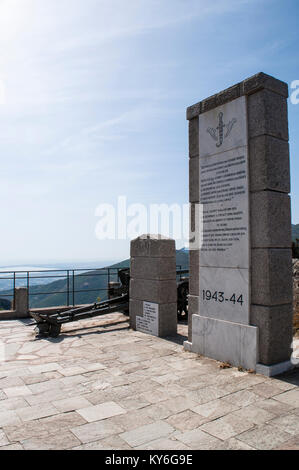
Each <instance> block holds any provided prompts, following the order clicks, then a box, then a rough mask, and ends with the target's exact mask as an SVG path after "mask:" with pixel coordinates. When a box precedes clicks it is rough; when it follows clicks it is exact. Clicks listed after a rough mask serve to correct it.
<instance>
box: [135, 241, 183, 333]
mask: <svg viewBox="0 0 299 470" xmlns="http://www.w3.org/2000/svg"><path fill="white" fill-rule="evenodd" d="M130 275H131V280H130V323H131V327H132V328H133V329H134V330H137V331H142V332H144V333H149V334H152V335H154V336H160V337H165V336H172V335H175V334H176V333H177V285H176V251H175V241H174V240H171V239H169V238H166V237H162V236H161V235H141V236H140V237H138V238H136V239H135V240H133V241H132V242H131V271H130Z"/></svg>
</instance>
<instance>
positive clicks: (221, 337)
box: [184, 314, 258, 370]
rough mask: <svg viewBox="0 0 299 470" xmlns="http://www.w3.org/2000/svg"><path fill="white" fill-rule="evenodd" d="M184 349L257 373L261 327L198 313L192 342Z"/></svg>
mask: <svg viewBox="0 0 299 470" xmlns="http://www.w3.org/2000/svg"><path fill="white" fill-rule="evenodd" d="M184 347H185V349H186V350H187V351H191V352H194V353H197V354H201V355H203V356H206V357H210V358H212V359H216V360H217V361H221V362H228V363H229V364H231V365H232V366H235V367H243V368H244V369H247V370H256V364H257V358H258V328H257V327H255V326H250V325H243V324H241V323H232V322H227V321H223V320H216V319H214V318H208V317H202V316H200V315H196V314H195V315H193V316H192V343H190V342H189V341H186V342H185V343H184Z"/></svg>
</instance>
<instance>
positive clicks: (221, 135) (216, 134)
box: [207, 112, 237, 147]
mask: <svg viewBox="0 0 299 470" xmlns="http://www.w3.org/2000/svg"><path fill="white" fill-rule="evenodd" d="M218 119H219V124H218V126H217V127H216V129H214V128H213V127H208V129H207V132H208V133H209V134H210V136H211V137H212V139H213V140H215V141H216V142H217V143H216V147H221V145H222V144H223V141H224V139H226V138H227V137H228V136H229V135H230V133H231V131H232V128H233V127H234V125H235V124H236V122H237V119H236V118H233V119H232V120H231V121H229V123H228V124H224V122H223V113H222V112H221V113H219V114H218ZM224 129H225V130H226V132H224Z"/></svg>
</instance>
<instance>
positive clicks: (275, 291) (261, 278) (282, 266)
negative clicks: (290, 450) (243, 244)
mask: <svg viewBox="0 0 299 470" xmlns="http://www.w3.org/2000/svg"><path fill="white" fill-rule="evenodd" d="M292 298H293V292H292V251H291V250H290V249H275V248H271V249H262V248H261V249H260V248H255V249H252V250H251V303H252V304H256V305H265V306H271V305H283V304H289V303H292Z"/></svg>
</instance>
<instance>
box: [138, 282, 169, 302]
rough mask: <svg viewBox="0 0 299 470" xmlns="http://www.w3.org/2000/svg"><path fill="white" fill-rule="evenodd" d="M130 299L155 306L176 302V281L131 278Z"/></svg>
mask: <svg viewBox="0 0 299 470" xmlns="http://www.w3.org/2000/svg"><path fill="white" fill-rule="evenodd" d="M130 298H131V299H134V300H142V301H145V302H153V303H157V304H166V303H172V302H176V301H177V285H176V280H172V281H171V280H168V281H157V280H152V279H134V278H133V279H131V280H130Z"/></svg>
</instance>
